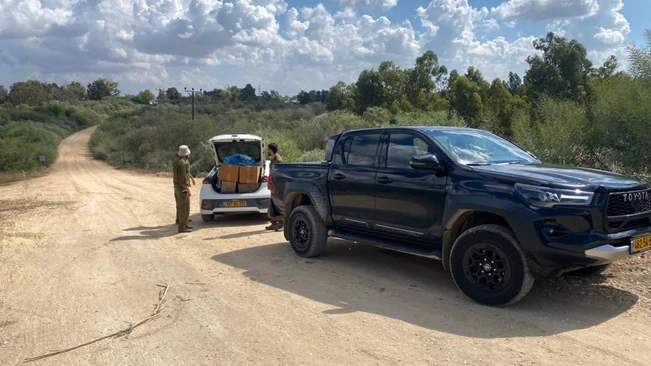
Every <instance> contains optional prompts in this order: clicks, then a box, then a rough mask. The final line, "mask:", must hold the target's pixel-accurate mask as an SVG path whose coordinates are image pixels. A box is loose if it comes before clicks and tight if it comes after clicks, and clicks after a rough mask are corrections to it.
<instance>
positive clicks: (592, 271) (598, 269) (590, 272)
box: [566, 263, 610, 277]
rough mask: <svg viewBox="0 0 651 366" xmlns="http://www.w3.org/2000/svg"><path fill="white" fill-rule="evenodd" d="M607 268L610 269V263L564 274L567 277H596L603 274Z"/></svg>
mask: <svg viewBox="0 0 651 366" xmlns="http://www.w3.org/2000/svg"><path fill="white" fill-rule="evenodd" d="M608 267H610V263H608V264H602V265H600V266H591V267H585V268H581V269H577V270H574V271H571V272H568V273H566V275H568V276H577V277H589V276H597V275H600V274H602V273H604V271H605V270H606V269H608Z"/></svg>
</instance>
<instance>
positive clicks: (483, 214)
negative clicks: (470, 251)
mask: <svg viewBox="0 0 651 366" xmlns="http://www.w3.org/2000/svg"><path fill="white" fill-rule="evenodd" d="M487 224H488V225H499V226H504V227H506V228H508V229H509V230H511V231H513V228H512V227H511V225H510V224H509V222H508V220H507V219H506V218H505V217H504V216H502V215H500V214H497V213H494V212H491V211H488V210H476V209H473V210H458V211H456V212H455V213H454V214H453V215H452V216H451V217H450V219H449V220H448V221H447V225H446V226H445V229H444V231H443V242H442V244H443V258H442V260H443V268H445V269H446V270H449V269H450V252H451V251H452V246H453V245H454V243H455V241H456V240H457V238H458V237H459V236H460V235H461V234H463V233H464V232H466V231H468V230H470V229H472V228H473V227H477V226H480V225H487ZM514 235H515V234H514Z"/></svg>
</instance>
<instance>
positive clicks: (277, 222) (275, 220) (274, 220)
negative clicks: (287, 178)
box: [269, 154, 284, 227]
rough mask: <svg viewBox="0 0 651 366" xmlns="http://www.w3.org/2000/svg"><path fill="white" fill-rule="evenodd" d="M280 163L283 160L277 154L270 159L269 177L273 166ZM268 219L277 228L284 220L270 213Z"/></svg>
mask: <svg viewBox="0 0 651 366" xmlns="http://www.w3.org/2000/svg"><path fill="white" fill-rule="evenodd" d="M282 162H283V159H282V158H281V157H280V155H279V154H276V156H274V157H273V158H271V162H270V163H269V172H270V173H269V175H271V171H272V170H273V169H274V165H276V163H282ZM271 204H272V205H273V201H272V202H271ZM274 211H275V212H278V210H274ZM269 219H270V220H271V224H272V225H278V226H281V227H282V226H283V221H284V220H283V216H282V215H280V216H271V212H270V213H269Z"/></svg>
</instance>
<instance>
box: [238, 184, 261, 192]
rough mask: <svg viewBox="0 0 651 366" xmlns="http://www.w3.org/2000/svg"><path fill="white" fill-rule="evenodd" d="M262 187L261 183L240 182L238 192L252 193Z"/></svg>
mask: <svg viewBox="0 0 651 366" xmlns="http://www.w3.org/2000/svg"><path fill="white" fill-rule="evenodd" d="M258 188H260V183H239V184H238V185H237V193H252V192H255V191H257V190H258Z"/></svg>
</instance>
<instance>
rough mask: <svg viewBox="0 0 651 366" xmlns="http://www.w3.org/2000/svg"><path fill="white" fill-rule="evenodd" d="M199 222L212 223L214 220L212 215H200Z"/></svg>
mask: <svg viewBox="0 0 651 366" xmlns="http://www.w3.org/2000/svg"><path fill="white" fill-rule="evenodd" d="M201 220H203V222H211V221H214V220H215V215H214V214H210V215H203V214H202V215H201Z"/></svg>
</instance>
